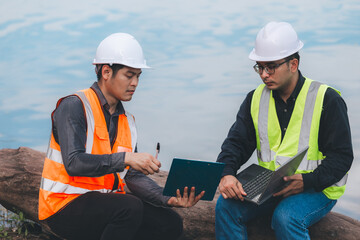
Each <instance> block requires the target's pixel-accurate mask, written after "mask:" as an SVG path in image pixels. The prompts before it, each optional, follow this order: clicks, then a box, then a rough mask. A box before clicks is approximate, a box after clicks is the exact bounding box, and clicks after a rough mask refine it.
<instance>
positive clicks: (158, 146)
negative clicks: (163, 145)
mask: <svg viewBox="0 0 360 240" xmlns="http://www.w3.org/2000/svg"><path fill="white" fill-rule="evenodd" d="M156 149H157V150H159V151H160V143H157V145H156Z"/></svg>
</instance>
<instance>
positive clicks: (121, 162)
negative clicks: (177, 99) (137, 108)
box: [39, 33, 204, 240]
mask: <svg viewBox="0 0 360 240" xmlns="http://www.w3.org/2000/svg"><path fill="white" fill-rule="evenodd" d="M93 64H94V65H95V71H96V74H97V79H98V81H97V82H95V83H94V84H93V85H92V86H91V87H90V88H88V89H85V90H81V91H78V92H76V93H75V94H73V95H70V96H67V97H64V98H61V99H60V100H59V101H58V102H57V105H56V108H55V110H54V111H53V113H52V115H51V117H52V132H51V139H50V143H49V148H48V151H47V155H46V158H45V162H44V169H43V174H42V179H41V185H40V193H39V219H40V220H44V221H46V222H47V224H48V225H49V226H50V228H51V229H52V231H54V232H55V233H56V234H58V235H59V236H61V237H64V238H66V239H87V240H88V239H177V238H178V237H179V236H180V235H181V233H182V229H183V226H182V219H181V218H180V216H179V215H178V214H177V213H176V212H175V211H173V210H172V209H171V208H169V207H191V206H193V205H195V204H196V203H197V202H198V201H199V200H200V198H201V197H202V196H203V194H204V193H203V192H202V193H201V194H199V195H198V196H195V189H194V188H192V189H191V191H190V193H189V195H188V189H187V188H186V189H185V190H184V195H183V196H177V197H166V196H163V195H162V188H161V187H159V186H158V185H157V184H156V183H155V182H154V181H152V180H151V179H150V178H148V177H147V176H146V175H148V174H154V173H156V172H159V168H160V166H161V164H160V162H159V161H158V160H157V159H156V158H155V157H154V156H152V155H150V154H148V153H138V152H137V149H136V140H137V132H136V127H135V119H134V116H132V115H131V114H130V113H129V112H127V111H125V110H124V108H123V105H122V101H130V100H131V99H132V96H133V95H134V93H135V90H136V88H137V86H138V82H139V77H140V75H141V72H142V70H141V69H143V68H149V67H148V66H147V64H146V61H145V59H144V56H143V52H142V48H141V46H140V45H139V43H138V42H137V40H136V39H135V38H134V37H133V36H131V35H129V34H126V33H115V34H112V35H110V36H108V37H107V38H105V39H104V40H103V41H102V42H101V43H100V45H99V46H98V48H97V51H96V56H95V59H94V62H93ZM125 184H126V185H127V187H128V188H129V189H130V191H131V194H125V190H124V186H125Z"/></svg>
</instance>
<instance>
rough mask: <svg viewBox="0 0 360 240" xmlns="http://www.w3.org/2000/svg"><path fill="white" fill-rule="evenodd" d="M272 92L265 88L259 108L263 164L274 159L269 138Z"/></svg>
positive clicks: (260, 155) (259, 153) (260, 156)
mask: <svg viewBox="0 0 360 240" xmlns="http://www.w3.org/2000/svg"><path fill="white" fill-rule="evenodd" d="M270 93H271V91H270V90H269V89H267V88H266V87H264V89H263V91H262V93H261V98H260V106H259V118H258V132H259V140H260V152H259V151H258V152H257V154H258V157H259V158H260V159H261V160H262V161H263V162H270V161H271V160H272V159H273V158H272V157H273V156H272V154H271V149H270V143H269V138H268V133H267V129H268V118H269V103H270Z"/></svg>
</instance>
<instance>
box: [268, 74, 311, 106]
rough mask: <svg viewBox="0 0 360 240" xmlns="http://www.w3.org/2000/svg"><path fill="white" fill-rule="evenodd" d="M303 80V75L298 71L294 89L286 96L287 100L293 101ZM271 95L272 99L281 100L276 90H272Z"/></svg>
mask: <svg viewBox="0 0 360 240" xmlns="http://www.w3.org/2000/svg"><path fill="white" fill-rule="evenodd" d="M304 82H305V78H304V77H303V75H302V74H301V72H300V71H299V79H298V81H297V83H296V86H295V89H294V91H293V92H292V93H291V95H290V97H289V98H288V100H289V99H290V100H293V102H295V100H296V98H297V96H298V95H299V93H300V90H301V88H302V86H303V85H304ZM273 96H274V99H275V100H277V101H283V100H282V99H281V98H280V96H279V94H278V92H277V91H276V90H274V91H273Z"/></svg>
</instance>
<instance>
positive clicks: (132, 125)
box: [119, 111, 137, 179]
mask: <svg viewBox="0 0 360 240" xmlns="http://www.w3.org/2000/svg"><path fill="white" fill-rule="evenodd" d="M125 115H126V118H127V120H128V124H129V128H130V133H131V148H132V152H135V148H136V142H137V131H136V125H135V119H134V116H133V115H132V114H131V113H129V112H127V111H125ZM127 172H128V169H126V168H125V169H124V171H122V172H120V173H119V174H120V178H121V179H124V178H125V175H126V174H127Z"/></svg>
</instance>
